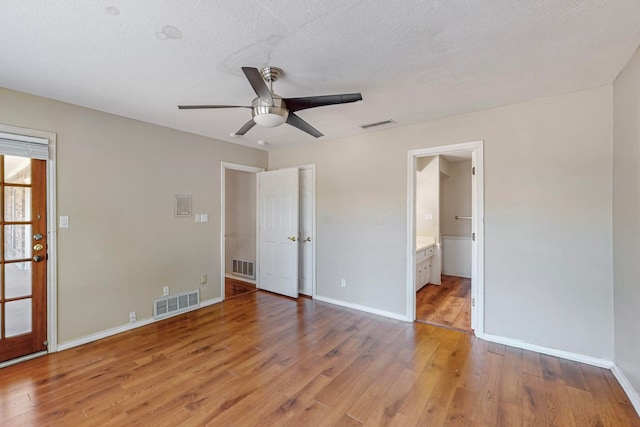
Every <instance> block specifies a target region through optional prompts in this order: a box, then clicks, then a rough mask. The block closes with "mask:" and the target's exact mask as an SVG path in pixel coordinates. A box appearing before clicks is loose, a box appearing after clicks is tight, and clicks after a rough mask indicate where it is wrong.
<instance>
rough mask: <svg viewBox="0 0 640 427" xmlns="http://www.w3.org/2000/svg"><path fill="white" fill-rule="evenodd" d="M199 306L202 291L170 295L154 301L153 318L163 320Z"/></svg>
mask: <svg viewBox="0 0 640 427" xmlns="http://www.w3.org/2000/svg"><path fill="white" fill-rule="evenodd" d="M199 306H200V289H196V290H195V291H188V292H183V293H181V294H178V295H169V296H166V297H162V298H158V299H157V300H154V301H153V318H154V319H162V318H163V317H169V316H173V315H174V314H178V313H182V312H183V311H187V310H188V309H191V308H194V307H199Z"/></svg>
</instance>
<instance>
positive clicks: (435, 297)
mask: <svg viewBox="0 0 640 427" xmlns="http://www.w3.org/2000/svg"><path fill="white" fill-rule="evenodd" d="M416 320H418V321H420V322H425V323H430V324H432V325H442V326H446V327H449V328H452V329H457V330H460V331H466V332H470V331H471V280H470V279H466V278H464V277H456V276H446V275H444V274H443V275H442V284H441V285H432V284H428V285H426V286H424V287H423V288H422V289H420V290H419V291H418V292H417V293H416Z"/></svg>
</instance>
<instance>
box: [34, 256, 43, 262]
mask: <svg viewBox="0 0 640 427" xmlns="http://www.w3.org/2000/svg"><path fill="white" fill-rule="evenodd" d="M43 259H44V257H43V256H42V255H36V256H34V257H33V262H40V261H42V260H43Z"/></svg>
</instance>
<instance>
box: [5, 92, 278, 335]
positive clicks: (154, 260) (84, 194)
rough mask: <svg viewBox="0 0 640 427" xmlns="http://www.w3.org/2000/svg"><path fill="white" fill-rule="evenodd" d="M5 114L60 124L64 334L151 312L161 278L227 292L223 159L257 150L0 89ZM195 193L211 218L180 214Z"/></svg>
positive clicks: (29, 123)
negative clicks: (180, 203) (180, 199)
mask: <svg viewBox="0 0 640 427" xmlns="http://www.w3.org/2000/svg"><path fill="white" fill-rule="evenodd" d="M0 122H2V123H3V124H7V125H12V126H20V127H26V128H32V129H39V130H46V131H51V132H56V133H57V135H58V140H57V142H58V150H57V156H58V158H57V160H58V162H57V168H58V174H57V180H58V182H57V185H58V187H57V197H58V201H57V208H58V214H59V215H68V216H69V221H70V227H69V228H67V229H60V230H59V231H58V302H59V305H58V332H59V342H60V343H65V342H67V341H70V340H73V339H76V338H79V337H83V336H86V335H89V334H92V333H96V332H100V331H103V330H105V329H108V328H112V327H115V326H119V325H122V324H126V323H127V322H128V315H129V312H131V311H136V312H137V314H138V319H145V318H149V317H151V315H152V300H153V299H154V298H157V297H160V296H162V287H163V286H164V285H169V286H170V287H171V292H172V293H177V292H180V291H183V290H188V289H196V288H198V287H200V274H202V273H206V274H208V276H209V283H208V284H206V285H204V286H202V287H201V292H202V294H201V297H202V299H203V300H207V299H212V298H216V297H219V296H220V283H219V279H218V278H219V277H220V162H221V161H227V162H233V163H242V164H248V165H255V166H260V167H264V166H266V162H267V154H266V153H265V152H262V151H259V150H253V149H249V148H244V147H240V146H238V145H233V144H228V143H224V142H219V141H215V140H212V139H208V138H203V137H199V136H195V135H192V134H188V133H184V132H179V131H175V130H171V129H168V128H163V127H160V126H155V125H150V124H147V123H143V122H139V121H134V120H130V119H125V118H122V117H118V116H114V115H110V114H106V113H101V112H97V111H94V110H89V109H86V108H81V107H77V106H73V105H69V104H64V103H60V102H56V101H51V100H48V99H43V98H39V97H35V96H30V95H25V94H21V93H18V92H12V91H8V90H4V89H0ZM175 194H190V195H192V196H193V210H194V212H195V213H208V214H209V222H208V223H198V224H196V223H195V221H194V218H193V217H190V218H175V217H174V212H173V198H174V195H175Z"/></svg>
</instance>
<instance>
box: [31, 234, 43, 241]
mask: <svg viewBox="0 0 640 427" xmlns="http://www.w3.org/2000/svg"><path fill="white" fill-rule="evenodd" d="M42 237H43V236H42V234H40V233H36V234H34V235H33V240H36V241H38V240H42Z"/></svg>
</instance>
